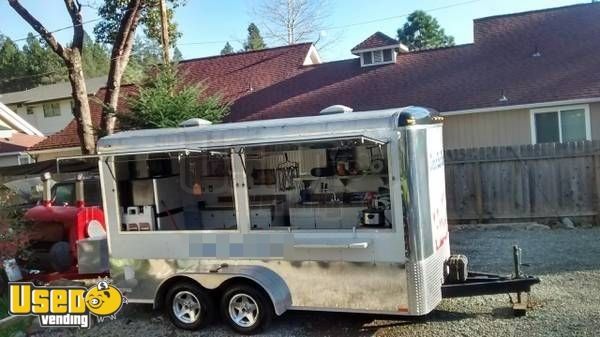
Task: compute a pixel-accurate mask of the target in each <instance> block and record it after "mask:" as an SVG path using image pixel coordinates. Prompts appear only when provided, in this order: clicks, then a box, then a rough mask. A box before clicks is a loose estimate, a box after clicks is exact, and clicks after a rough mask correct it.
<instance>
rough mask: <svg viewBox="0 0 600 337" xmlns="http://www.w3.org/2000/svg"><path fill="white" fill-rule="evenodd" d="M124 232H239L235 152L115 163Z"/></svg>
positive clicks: (138, 157)
mask: <svg viewBox="0 0 600 337" xmlns="http://www.w3.org/2000/svg"><path fill="white" fill-rule="evenodd" d="M115 171H116V172H115V177H116V179H117V182H118V197H119V206H120V215H121V217H120V218H121V231H122V232H136V231H179V230H236V229H237V217H236V210H235V206H234V205H235V203H234V193H233V180H232V169H231V150H230V149H220V150H214V151H203V152H191V153H190V152H166V153H153V154H139V155H126V156H120V157H115Z"/></svg>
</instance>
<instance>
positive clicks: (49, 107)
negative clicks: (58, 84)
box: [44, 103, 60, 117]
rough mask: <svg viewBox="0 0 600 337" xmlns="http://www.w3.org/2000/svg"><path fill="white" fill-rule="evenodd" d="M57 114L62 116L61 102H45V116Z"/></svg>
mask: <svg viewBox="0 0 600 337" xmlns="http://www.w3.org/2000/svg"><path fill="white" fill-rule="evenodd" d="M56 116H60V104H59V103H46V104H44V117H56Z"/></svg>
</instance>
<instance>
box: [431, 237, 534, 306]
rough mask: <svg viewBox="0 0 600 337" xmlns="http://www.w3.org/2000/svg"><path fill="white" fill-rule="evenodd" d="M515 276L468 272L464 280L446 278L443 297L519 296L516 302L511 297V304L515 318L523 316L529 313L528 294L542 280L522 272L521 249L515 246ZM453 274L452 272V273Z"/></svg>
mask: <svg viewBox="0 0 600 337" xmlns="http://www.w3.org/2000/svg"><path fill="white" fill-rule="evenodd" d="M513 263H514V275H512V276H503V275H498V274H490V273H480V272H467V277H466V278H464V279H462V280H456V278H446V282H445V283H444V284H443V285H442V297H443V298H453V297H469V296H481V295H496V294H509V295H510V294H515V293H516V294H517V296H516V300H513V299H512V297H511V304H512V306H513V312H514V314H515V316H523V315H525V314H526V312H527V305H528V294H529V292H530V291H531V287H532V286H533V285H534V284H537V283H540V279H539V278H537V277H534V276H528V275H524V274H523V273H522V272H521V266H526V265H524V264H522V263H521V248H519V247H518V246H516V245H515V246H513ZM450 274H452V271H450Z"/></svg>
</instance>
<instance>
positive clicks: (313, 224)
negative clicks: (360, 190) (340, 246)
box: [290, 206, 364, 229]
mask: <svg viewBox="0 0 600 337" xmlns="http://www.w3.org/2000/svg"><path fill="white" fill-rule="evenodd" d="M363 209H364V207H362V206H357V207H347V206H346V207H297V208H296V207H293V208H290V224H291V226H292V228H302V229H307V228H318V229H338V228H340V229H341V228H343V229H351V228H353V227H358V226H360V220H359V219H360V217H359V216H360V213H361V212H362V210H363Z"/></svg>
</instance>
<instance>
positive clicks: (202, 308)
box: [165, 282, 215, 330]
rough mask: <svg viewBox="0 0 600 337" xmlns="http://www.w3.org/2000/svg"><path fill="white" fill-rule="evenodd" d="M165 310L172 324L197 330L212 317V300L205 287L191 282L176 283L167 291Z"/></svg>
mask: <svg viewBox="0 0 600 337" xmlns="http://www.w3.org/2000/svg"><path fill="white" fill-rule="evenodd" d="M165 302H166V303H165V304H166V306H165V310H166V311H167V315H168V316H169V319H170V320H171V322H173V324H174V325H175V326H176V327H178V328H181V329H185V330H197V329H199V328H201V327H203V326H206V325H207V324H208V323H210V322H211V321H212V319H213V316H214V312H215V305H214V302H213V300H212V298H211V296H210V294H209V293H208V291H206V290H205V289H203V288H201V287H200V286H198V285H197V284H194V283H191V282H183V283H177V284H175V285H174V286H173V287H171V288H170V289H169V291H167V294H166V301H165Z"/></svg>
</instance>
